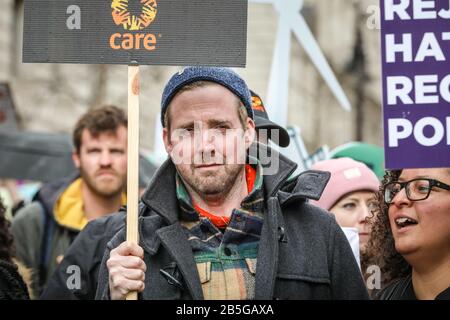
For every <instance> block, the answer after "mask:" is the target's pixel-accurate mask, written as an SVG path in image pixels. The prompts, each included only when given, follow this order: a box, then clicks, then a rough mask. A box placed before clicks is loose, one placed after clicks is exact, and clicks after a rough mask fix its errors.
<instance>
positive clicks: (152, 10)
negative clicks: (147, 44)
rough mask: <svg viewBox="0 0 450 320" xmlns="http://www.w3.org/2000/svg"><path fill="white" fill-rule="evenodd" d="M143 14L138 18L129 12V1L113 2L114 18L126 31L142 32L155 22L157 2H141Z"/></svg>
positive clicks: (146, 0) (144, 0)
mask: <svg viewBox="0 0 450 320" xmlns="http://www.w3.org/2000/svg"><path fill="white" fill-rule="evenodd" d="M140 3H141V4H142V9H141V13H140V14H139V15H138V16H136V15H133V14H130V12H129V11H128V0H112V3H111V8H112V9H113V11H112V17H113V20H114V23H115V24H116V25H118V26H119V25H122V26H123V28H124V29H125V30H142V29H144V28H146V27H148V26H149V25H150V23H152V22H153V20H155V17H156V13H157V11H158V10H157V8H156V7H157V4H156V0H140Z"/></svg>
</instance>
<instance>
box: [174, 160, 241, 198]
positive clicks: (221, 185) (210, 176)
mask: <svg viewBox="0 0 450 320" xmlns="http://www.w3.org/2000/svg"><path fill="white" fill-rule="evenodd" d="M244 168H245V165H244V164H225V165H224V166H223V167H221V168H220V169H219V171H220V172H217V171H214V172H211V173H207V174H203V175H199V174H198V173H197V174H196V172H195V171H196V170H199V169H196V168H195V167H194V166H193V165H191V166H189V167H188V168H187V170H188V173H189V174H186V172H185V168H181V167H179V168H177V170H178V172H179V174H180V175H181V177H182V178H183V181H184V182H185V183H186V184H187V185H188V186H189V187H190V188H192V189H193V190H194V191H195V192H196V193H197V194H198V195H205V196H213V195H217V196H220V195H223V196H226V195H227V194H228V193H229V192H230V190H231V189H232V188H233V186H234V185H235V184H236V182H237V181H238V178H239V176H240V175H241V174H243V172H244ZM180 169H181V170H180ZM217 173H218V174H217Z"/></svg>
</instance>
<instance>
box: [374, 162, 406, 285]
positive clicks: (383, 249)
mask: <svg viewBox="0 0 450 320" xmlns="http://www.w3.org/2000/svg"><path fill="white" fill-rule="evenodd" d="M401 172H402V171H401V170H392V171H386V174H385V175H384V178H383V181H382V182H381V185H380V189H379V191H378V192H377V194H376V199H377V208H376V210H374V211H373V212H372V216H371V217H369V219H368V221H369V223H370V224H371V225H372V233H371V237H370V240H369V242H368V243H367V247H366V253H367V256H368V258H367V257H366V258H367V259H369V263H371V264H375V265H378V266H379V267H380V269H381V272H382V274H383V277H384V282H385V283H386V284H387V283H389V282H392V281H393V280H395V279H398V278H402V277H406V276H407V275H408V274H410V273H411V266H410V265H409V264H408V262H407V261H406V260H405V259H404V258H403V256H402V255H401V254H399V253H398V252H397V250H395V242H394V237H393V235H392V230H391V226H390V223H389V215H388V206H387V205H386V203H385V202H384V192H383V191H384V188H385V186H386V184H388V183H389V182H392V181H397V180H398V177H399V176H400V174H401Z"/></svg>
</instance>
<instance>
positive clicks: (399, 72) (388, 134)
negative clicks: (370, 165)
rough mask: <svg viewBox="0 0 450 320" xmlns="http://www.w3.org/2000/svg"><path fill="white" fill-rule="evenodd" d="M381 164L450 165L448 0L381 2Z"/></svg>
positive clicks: (410, 166)
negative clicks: (382, 149) (382, 114)
mask: <svg viewBox="0 0 450 320" xmlns="http://www.w3.org/2000/svg"><path fill="white" fill-rule="evenodd" d="M380 3H381V51H382V53H381V55H382V67H383V77H382V79H383V110H384V147H385V167H386V168H387V169H400V168H432V167H450V8H449V6H450V0H414V1H413V0H380Z"/></svg>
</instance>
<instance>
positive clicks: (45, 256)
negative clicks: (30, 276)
mask: <svg viewBox="0 0 450 320" xmlns="http://www.w3.org/2000/svg"><path fill="white" fill-rule="evenodd" d="M39 207H40V209H41V211H40V212H41V217H42V225H43V227H44V230H43V231H44V232H42V239H41V252H40V260H39V294H40V293H41V292H42V290H43V288H44V285H45V282H46V280H47V269H48V264H49V262H50V258H51V248H52V240H53V237H54V235H55V226H56V223H55V221H54V220H53V219H52V218H51V217H50V216H49V215H48V214H47V213H46V212H45V209H44V207H43V205H42V204H41V203H39Z"/></svg>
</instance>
